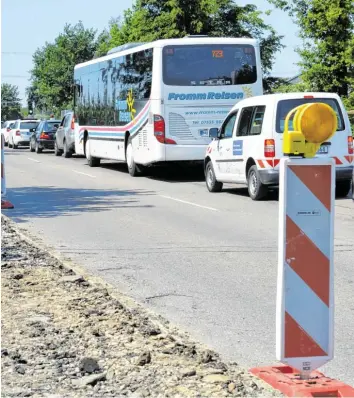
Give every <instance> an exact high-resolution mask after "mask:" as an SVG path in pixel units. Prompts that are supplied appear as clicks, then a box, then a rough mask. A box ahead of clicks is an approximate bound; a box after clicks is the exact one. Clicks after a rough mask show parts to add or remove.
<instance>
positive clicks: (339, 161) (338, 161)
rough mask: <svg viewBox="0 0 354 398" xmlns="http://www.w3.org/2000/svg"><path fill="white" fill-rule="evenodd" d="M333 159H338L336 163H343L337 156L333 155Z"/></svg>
mask: <svg viewBox="0 0 354 398" xmlns="http://www.w3.org/2000/svg"><path fill="white" fill-rule="evenodd" d="M333 159H334V160H335V161H336V164H343V162H342V161H341V160H340V159H339V158H337V157H336V156H333Z"/></svg>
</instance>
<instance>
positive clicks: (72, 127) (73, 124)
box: [71, 116, 75, 130]
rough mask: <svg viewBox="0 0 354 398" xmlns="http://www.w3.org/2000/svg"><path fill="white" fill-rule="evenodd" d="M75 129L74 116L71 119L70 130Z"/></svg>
mask: <svg viewBox="0 0 354 398" xmlns="http://www.w3.org/2000/svg"><path fill="white" fill-rule="evenodd" d="M74 129H75V116H73V118H72V119H71V130H74Z"/></svg>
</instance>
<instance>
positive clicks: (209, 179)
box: [205, 160, 223, 192]
mask: <svg viewBox="0 0 354 398" xmlns="http://www.w3.org/2000/svg"><path fill="white" fill-rule="evenodd" d="M205 182H206V186H207V188H208V191H209V192H221V190H222V186H223V183H222V182H219V181H218V180H217V179H216V177H215V171H214V167H213V163H212V161H211V160H209V161H208V163H207V165H206V166H205Z"/></svg>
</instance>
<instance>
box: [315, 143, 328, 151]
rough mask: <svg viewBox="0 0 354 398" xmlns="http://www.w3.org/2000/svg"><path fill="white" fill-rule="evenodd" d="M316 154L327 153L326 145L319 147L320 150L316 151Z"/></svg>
mask: <svg viewBox="0 0 354 398" xmlns="http://www.w3.org/2000/svg"><path fill="white" fill-rule="evenodd" d="M317 153H328V146H327V145H323V146H320V149H319V150H318V151H317Z"/></svg>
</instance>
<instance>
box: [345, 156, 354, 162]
mask: <svg viewBox="0 0 354 398" xmlns="http://www.w3.org/2000/svg"><path fill="white" fill-rule="evenodd" d="M344 157H345V158H346V160H347V161H348V163H352V162H353V159H354V156H352V155H347V156H344Z"/></svg>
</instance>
